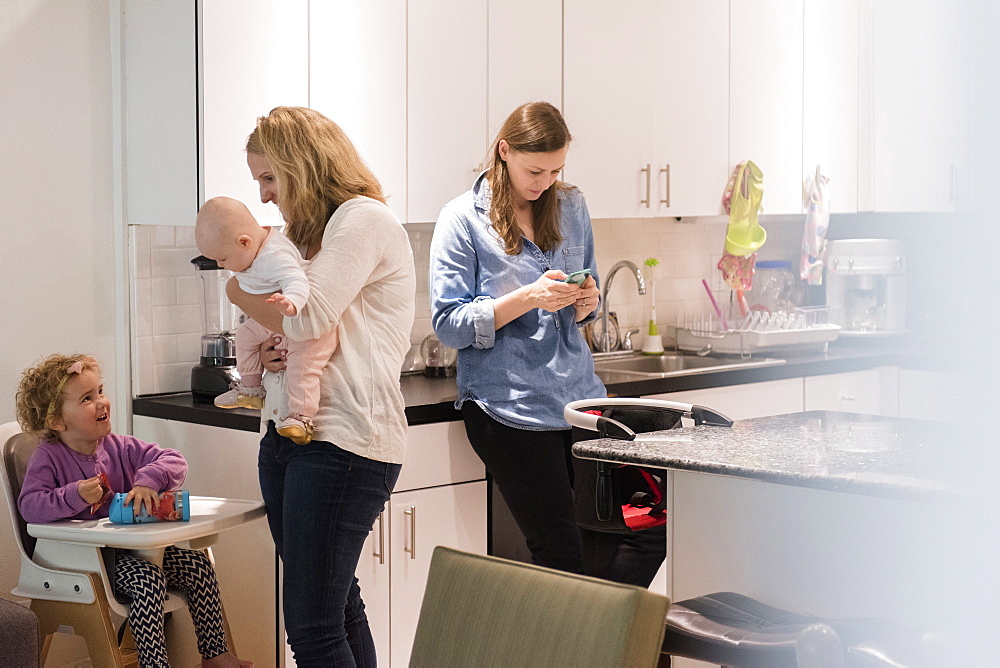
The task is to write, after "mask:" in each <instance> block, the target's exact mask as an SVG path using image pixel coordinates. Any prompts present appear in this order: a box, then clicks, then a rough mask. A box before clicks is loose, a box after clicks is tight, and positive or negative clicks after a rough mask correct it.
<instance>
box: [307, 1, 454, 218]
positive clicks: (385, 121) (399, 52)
mask: <svg viewBox="0 0 1000 668" xmlns="http://www.w3.org/2000/svg"><path fill="white" fill-rule="evenodd" d="M308 71H309V97H310V106H311V107H312V108H313V109H316V110H317V111H319V112H321V113H322V114H324V115H326V116H327V117H329V118H330V119H332V120H333V121H334V122H336V123H337V124H338V125H340V127H341V128H343V130H344V132H346V133H347V136H348V137H350V138H351V141H352V142H354V144H355V146H356V147H357V148H358V150H359V151H360V153H361V155H362V157H363V158H364V159H365V162H367V163H368V166H369V167H371V169H372V171H373V172H375V175H376V176H377V177H378V179H379V181H380V182H381V183H382V190H383V191H384V193H385V195H386V197H387V203H388V204H389V206H390V207H391V208H392V210H393V212H394V213H395V214H396V216H397V217H398V218H399V219H400V220H401V221H404V222H405V221H406V215H407V205H406V0H346V1H341V2H313V3H310V6H309V68H308ZM442 103H443V104H445V101H444V100H442ZM456 194H457V193H456ZM442 204H443V202H442Z"/></svg>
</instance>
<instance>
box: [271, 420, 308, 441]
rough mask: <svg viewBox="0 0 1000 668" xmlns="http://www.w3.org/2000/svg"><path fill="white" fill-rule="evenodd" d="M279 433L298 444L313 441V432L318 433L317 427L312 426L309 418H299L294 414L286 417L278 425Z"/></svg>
mask: <svg viewBox="0 0 1000 668" xmlns="http://www.w3.org/2000/svg"><path fill="white" fill-rule="evenodd" d="M278 433H279V434H281V435H282V436H284V437H285V438H289V439H291V440H292V442H293V443H296V444H298V445H305V444H306V443H309V442H310V441H312V437H313V434H314V433H316V430H315V428H313V426H312V422H310V421H309V418H303V419H301V420H300V419H298V418H295V417H292V416H289V417H286V418H285V419H284V420H282V421H281V424H280V425H278Z"/></svg>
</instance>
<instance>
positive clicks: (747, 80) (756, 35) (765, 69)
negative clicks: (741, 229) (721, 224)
mask: <svg viewBox="0 0 1000 668" xmlns="http://www.w3.org/2000/svg"><path fill="white" fill-rule="evenodd" d="M729 25H730V42H729V72H730V75H729V76H730V78H729V161H730V163H731V166H732V167H735V166H736V165H737V164H738V163H739V162H741V161H743V160H752V161H753V162H754V163H756V164H757V166H758V167H760V169H761V171H763V173H764V203H763V211H764V213H768V214H777V213H801V212H802V0H759V1H758V2H732V3H730V24H729ZM814 168H815V166H814ZM723 185H724V184H723Z"/></svg>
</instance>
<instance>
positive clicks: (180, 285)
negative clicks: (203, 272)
mask: <svg viewBox="0 0 1000 668" xmlns="http://www.w3.org/2000/svg"><path fill="white" fill-rule="evenodd" d="M174 281H175V283H176V286H177V302H176V303H177V304H194V305H197V306H199V307H200V304H201V302H200V299H201V297H200V296H199V294H200V293H199V290H200V285H199V281H198V277H197V276H178V277H176V278H175V279H174Z"/></svg>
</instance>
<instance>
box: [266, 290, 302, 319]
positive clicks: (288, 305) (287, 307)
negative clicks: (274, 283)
mask: <svg viewBox="0 0 1000 668" xmlns="http://www.w3.org/2000/svg"><path fill="white" fill-rule="evenodd" d="M267 303H268V304H274V307H275V308H276V309H278V310H279V311H281V312H282V313H284V314H285V315H295V314H296V313H298V309H297V308H295V304H293V303H292V302H291V301H290V300H289V299H288V297H286V296H285V295H283V294H281V293H280V292H275V293H274V294H273V295H271V296H270V297H268V298H267Z"/></svg>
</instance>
